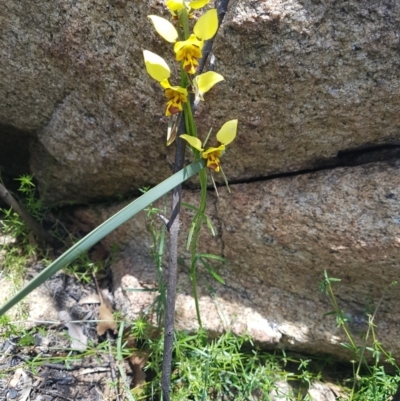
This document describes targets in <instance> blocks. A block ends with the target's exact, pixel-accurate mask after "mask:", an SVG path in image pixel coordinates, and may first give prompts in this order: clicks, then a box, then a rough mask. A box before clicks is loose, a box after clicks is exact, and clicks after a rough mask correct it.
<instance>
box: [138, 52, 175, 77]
mask: <svg viewBox="0 0 400 401" xmlns="http://www.w3.org/2000/svg"><path fill="white" fill-rule="evenodd" d="M143 57H144V62H145V64H146V70H147V72H148V73H149V75H150V76H151V77H152V78H153V79H155V80H156V81H158V82H161V81H163V80H164V79H168V78H169V77H170V76H171V70H170V69H169V67H168V64H167V63H166V62H165V60H164V59H163V58H162V57H160V56H158V55H157V54H155V53H152V52H150V51H148V50H143Z"/></svg>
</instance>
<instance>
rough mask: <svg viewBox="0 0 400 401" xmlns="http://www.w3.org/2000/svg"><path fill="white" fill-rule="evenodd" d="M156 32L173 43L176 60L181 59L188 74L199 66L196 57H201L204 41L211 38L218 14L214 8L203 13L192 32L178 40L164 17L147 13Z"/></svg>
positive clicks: (214, 31) (174, 30)
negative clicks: (183, 38)
mask: <svg viewBox="0 0 400 401" xmlns="http://www.w3.org/2000/svg"><path fill="white" fill-rule="evenodd" d="M149 18H150V20H151V22H152V23H153V25H154V28H155V30H156V31H157V33H158V34H159V35H160V36H161V37H162V38H164V39H165V40H166V41H167V42H170V43H175V46H174V52H175V53H176V60H177V61H183V69H184V70H185V71H186V72H187V73H189V74H195V73H196V70H197V68H198V66H199V63H198V62H197V59H199V58H201V56H202V50H203V45H204V41H205V40H208V39H211V38H212V37H213V36H214V35H215V33H216V32H217V29H218V14H217V10H216V9H215V8H213V9H211V10H208V11H207V12H206V13H205V14H203V15H202V16H201V17H200V18H199V19H198V20H197V22H196V24H195V25H194V27H193V32H194V33H192V34H191V35H190V37H189V38H188V39H187V40H184V41H179V42H177V39H178V32H177V30H176V29H175V27H174V26H173V25H172V24H171V22H169V21H168V20H166V19H165V18H162V17H159V16H157V15H149Z"/></svg>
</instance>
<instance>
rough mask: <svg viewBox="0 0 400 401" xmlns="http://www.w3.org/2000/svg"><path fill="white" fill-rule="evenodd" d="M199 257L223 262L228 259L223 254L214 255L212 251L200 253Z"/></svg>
mask: <svg viewBox="0 0 400 401" xmlns="http://www.w3.org/2000/svg"><path fill="white" fill-rule="evenodd" d="M197 257H199V258H206V259H213V260H218V261H220V262H223V263H225V262H226V259H225V258H223V257H222V256H218V255H214V254H212V253H199V254H197Z"/></svg>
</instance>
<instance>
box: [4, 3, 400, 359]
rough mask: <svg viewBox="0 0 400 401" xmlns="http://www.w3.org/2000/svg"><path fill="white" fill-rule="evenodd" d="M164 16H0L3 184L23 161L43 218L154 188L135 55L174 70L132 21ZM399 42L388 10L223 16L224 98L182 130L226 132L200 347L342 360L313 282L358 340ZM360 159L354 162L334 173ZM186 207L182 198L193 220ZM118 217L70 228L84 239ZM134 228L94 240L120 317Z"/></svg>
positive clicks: (387, 186) (161, 157) (392, 227)
mask: <svg viewBox="0 0 400 401" xmlns="http://www.w3.org/2000/svg"><path fill="white" fill-rule="evenodd" d="M163 12H164V13H165V10H164V7H163V2H160V1H156V0H149V1H146V2H131V1H126V0H112V1H109V2H105V1H103V0H93V1H88V0H81V1H79V0H78V1H75V2H73V3H71V2H70V1H66V0H60V1H57V2H46V1H37V2H8V3H7V4H5V6H4V7H2V8H1V9H0V32H1V36H2V42H1V50H2V56H1V58H0V68H1V71H2V74H1V76H0V141H1V143H4V140H3V137H6V136H9V135H10V133H11V135H14V136H15V137H16V138H17V137H18V138H19V140H17V139H16V141H15V143H16V145H15V147H14V149H13V147H12V144H11V145H10V144H9V142H7V146H6V147H4V146H3V147H0V163H2V167H3V168H5V170H6V171H7V169H11V168H13V169H14V170H13V171H18V169H17V168H16V167H15V166H14V165H13V164H12V163H14V161H12V160H10V158H9V157H6V156H8V154H9V153H10V152H15V153H18V152H19V151H21V150H23V152H27V151H28V145H29V149H30V164H31V171H32V172H33V173H34V174H35V177H36V178H37V180H38V182H39V189H40V191H41V194H42V196H43V197H44V198H45V200H46V201H47V202H48V203H50V204H60V203H65V202H74V203H83V202H90V201H98V200H106V199H108V198H110V197H117V196H119V195H125V194H128V193H131V192H132V191H135V190H137V188H138V187H141V186H144V185H154V184H157V183H159V182H161V181H162V180H163V179H165V178H166V177H168V176H169V175H170V171H171V170H170V167H171V163H172V160H173V148H166V147H165V133H166V129H167V120H166V118H165V117H164V116H163V112H164V110H163V109H164V99H163V97H162V92H161V90H160V88H159V86H158V85H156V84H155V83H154V82H153V81H152V80H151V79H150V78H149V77H148V76H147V74H146V72H145V69H144V65H143V57H142V50H144V49H148V50H152V51H154V52H157V53H158V54H160V55H161V56H163V57H164V58H166V59H167V60H168V62H169V64H170V65H171V66H172V65H173V63H174V61H173V59H172V57H171V49H170V46H166V45H165V43H164V42H163V41H162V40H161V39H160V38H159V37H158V36H157V35H156V34H155V32H154V30H153V28H152V26H151V24H150V23H149V21H148V19H147V17H146V16H147V15H148V14H158V15H160V14H162V13H163ZM165 15H166V14H165ZM399 29H400V13H399V6H398V4H397V2H396V1H394V0H380V1H373V0H371V1H369V2H364V3H363V4H360V2H358V1H355V0H348V1H345V0H342V1H340V0H339V1H322V2H321V1H317V0H314V1H302V2H299V1H296V0H277V1H276V0H274V1H272V0H271V1H250V0H241V1H233V0H232V1H231V3H230V8H229V11H228V14H227V16H226V20H225V22H224V24H223V26H222V27H221V30H220V33H219V35H218V37H217V40H216V42H215V47H214V53H215V55H216V58H217V63H216V70H217V71H218V72H220V73H221V74H222V75H224V77H225V81H224V82H223V83H221V84H219V85H218V86H217V87H216V88H214V89H213V90H212V91H211V92H210V93H208V94H207V95H206V102H205V103H204V104H202V105H201V107H200V108H199V109H198V111H197V114H196V118H197V120H198V121H199V129H200V132H201V133H202V135H204V134H205V133H206V132H208V130H209V128H210V127H211V126H213V127H214V129H218V128H219V127H220V126H221V125H222V124H223V123H224V122H225V121H227V120H229V119H233V118H238V119H239V124H240V125H239V134H238V138H237V140H236V141H235V142H234V143H232V145H230V148H229V151H228V153H227V154H226V156H225V157H224V160H223V161H224V170H225V173H226V174H227V176H228V177H229V179H230V181H231V183H232V189H233V194H232V195H227V194H225V193H223V195H222V196H221V197H220V198H219V199H216V198H215V196H214V195H213V194H212V193H210V202H209V205H210V206H209V211H208V212H209V214H210V216H212V218H213V221H214V223H215V226H216V228H217V236H216V238H215V239H214V240H212V241H210V240H209V237H207V236H205V237H204V240H203V241H202V247H203V248H204V250H206V251H208V252H213V253H215V254H217V255H222V256H224V257H226V258H227V259H228V260H229V263H228V264H227V265H225V266H224V267H222V268H221V270H220V275H221V276H222V277H223V278H224V280H225V281H226V285H225V286H222V285H219V284H218V283H216V282H214V281H210V279H209V276H206V273H205V272H201V274H199V285H200V294H201V298H200V306H201V309H202V313H203V316H204V322H207V326H208V327H209V328H210V330H213V331H216V332H220V331H221V330H224V329H226V328H232V329H233V330H234V331H236V332H242V331H245V330H248V331H249V332H250V334H252V335H253V336H254V337H255V338H256V340H257V341H259V342H260V343H263V344H269V345H271V346H272V345H273V346H285V347H291V348H292V349H296V350H303V351H308V352H315V351H319V352H332V353H335V354H336V355H339V354H340V353H342V354H343V355H344V352H345V351H344V349H343V348H342V347H340V346H339V345H338V344H339V342H341V341H343V338H342V337H341V332H340V331H338V330H337V329H336V328H335V324H334V321H333V319H330V318H328V317H326V318H324V317H323V314H324V313H326V312H329V311H330V310H331V309H332V308H331V307H330V306H329V304H328V302H327V299H326V298H325V297H323V296H322V295H321V294H319V293H318V283H319V282H320V281H321V280H322V277H323V276H322V272H323V270H324V269H327V270H328V273H329V274H330V276H332V277H338V278H341V279H342V282H341V283H340V284H339V285H338V286H337V296H338V299H339V301H340V303H341V306H342V308H343V309H344V310H346V311H347V313H348V314H349V316H350V317H352V318H353V320H352V321H353V323H352V330H353V331H354V333H356V334H357V333H362V332H363V331H364V329H365V319H366V317H365V313H364V312H365V310H370V308H371V307H373V305H376V304H377V302H378V300H379V298H380V297H381V296H382V294H384V293H385V288H386V287H387V286H388V285H389V284H390V283H391V282H392V281H393V280H397V278H398V268H397V266H398V262H399V256H398V254H399V252H398V247H399V246H400V226H399V221H400V220H399V215H400V214H399V197H400V193H399V188H400V187H399V184H400V182H399V179H398V177H399V168H400V164H399V162H398V161H396V159H398V158H399V151H398V149H397V148H396V146H398V144H399V140H400V137H399V128H400V119H399V114H398V110H399V107H400V84H399V82H400V79H399V78H400V68H399V64H400V56H399V52H398V48H399V41H400V39H399V35H398V31H399ZM176 81H177V80H176ZM176 81H175V82H176ZM172 82H174V80H172ZM21 138H24V140H23V141H22V142H24V144H26V145H20V143H21ZM379 146H380V147H381V148H379ZM368 147H369V148H370V147H373V149H374V150H375V153H371V157H370V159H368V158H367V156H366V155H364V154H362V153H360V154H359V155H358V156H357V158H356V157H355V153H350V156H347V157H346V153H345V152H346V151H349V150H354V149H363V148H368ZM379 149H382V150H385V153H379ZM338 155H339V157H338ZM390 159H391V160H390ZM373 161H379V162H376V163H371V162H373ZM368 162H369V164H368ZM21 163H22V160H21ZM357 164H362V165H359V166H357ZM338 165H342V166H347V167H342V168H334V167H335V166H336V167H337V166H338ZM321 168H325V169H326V170H321V171H317V172H314V173H307V174H305V170H312V169H321ZM299 172H301V174H300V173H299ZM246 182H247V183H246ZM197 195H198V194H197V193H196V192H195V191H193V192H192V191H189V190H188V191H186V192H185V198H186V199H187V201H188V202H191V203H195V202H196V196H197ZM119 206H120V205H115V206H113V207H109V208H101V207H98V208H97V209H96V210H95V211H93V210H94V209H93V210H91V209H80V211H76V215H77V216H79V217H80V218H81V219H82V220H84V221H85V222H86V223H88V224H92V225H94V224H99V223H100V222H102V221H103V220H104V219H105V217H106V216H108V215H109V214H111V213H112V211H117V209H118V208H119ZM186 219H189V217H188V216H187V217H186ZM145 224H146V222H145V220H144V217H142V218H141V219H140V218H138V219H134V220H132V222H130V223H129V224H127V225H125V226H124V227H121V228H120V229H119V230H117V231H116V233H114V234H112V235H111V236H110V237H109V238H108V239H106V240H105V241H104V244H105V245H106V246H108V247H111V244H112V243H119V244H120V246H121V249H123V252H122V253H121V255H120V256H119V259H118V260H117V261H116V262H115V263H114V266H113V270H114V277H115V291H116V294H117V298H118V302H119V304H120V306H121V307H122V308H124V309H125V310H126V311H127V312H129V313H131V314H137V313H140V311H141V310H143V308H144V307H145V306H146V305H148V303H149V302H150V301H151V299H152V298H151V295H146V297H147V298H146V297H142V298H140V299H138V295H137V293H136V294H135V293H132V292H128V291H126V289H127V287H128V288H136V287H137V286H139V285H140V283H139V282H142V281H154V279H155V272H154V268H153V263H152V260H151V258H150V256H149V251H148V250H149V245H150V243H149V241H150V240H149V237H148V236H147V234H146V232H145V230H144V226H145ZM188 224H189V221H186V222H184V225H183V227H184V228H185V227H186V228H187V227H188ZM182 249H184V239H182ZM180 280H181V281H180V288H179V294H180V295H179V297H178V313H177V318H178V321H179V324H180V325H181V327H185V328H194V327H196V322H195V318H194V316H195V313H194V305H193V302H192V298H191V291H190V279H189V276H188V274H187V271H186V270H185V269H184V268H182V272H181V274H180ZM210 286H211V287H212V288H211V289H210ZM385 294H386V293H385ZM188 300H189V301H188ZM128 301H129V302H131V303H129V302H128ZM398 301H399V293H398V290H395V291H394V292H388V293H387V295H385V297H384V302H382V305H381V308H380V310H379V313H378V316H377V319H378V320H377V325H378V330H379V339H380V341H382V342H383V343H384V345H385V346H387V347H388V348H389V349H390V350H392V351H393V353H394V354H395V355H397V356H400V347H399V345H398V341H397V338H396V337H395V335H396V334H395V333H397V332H398V321H399V317H398V316H397V315H398V313H399V308H398V306H397V305H398V303H399V302H398Z"/></svg>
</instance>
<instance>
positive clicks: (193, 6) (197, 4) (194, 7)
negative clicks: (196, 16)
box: [189, 0, 210, 10]
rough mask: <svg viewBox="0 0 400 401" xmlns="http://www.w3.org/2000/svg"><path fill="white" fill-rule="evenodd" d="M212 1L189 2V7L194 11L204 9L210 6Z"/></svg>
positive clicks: (198, 0)
mask: <svg viewBox="0 0 400 401" xmlns="http://www.w3.org/2000/svg"><path fill="white" fill-rule="evenodd" d="M209 2H210V0H197V1H189V7H190V8H191V9H192V10H198V9H199V8H202V7H204V6H205V5H206V4H208V3H209Z"/></svg>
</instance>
